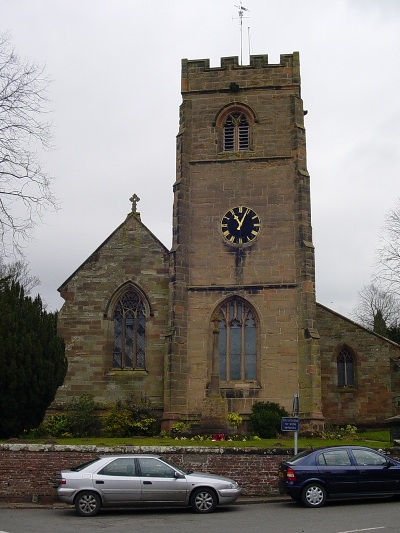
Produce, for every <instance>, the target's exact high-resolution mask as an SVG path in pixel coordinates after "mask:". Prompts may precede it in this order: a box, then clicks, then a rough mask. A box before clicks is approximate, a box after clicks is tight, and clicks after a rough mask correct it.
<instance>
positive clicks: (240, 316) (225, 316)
mask: <svg viewBox="0 0 400 533" xmlns="http://www.w3.org/2000/svg"><path fill="white" fill-rule="evenodd" d="M256 333H257V331H256V321H255V317H254V316H253V311H252V310H251V309H250V307H249V306H248V305H246V303H245V302H244V301H243V300H241V299H239V298H234V299H232V300H229V301H228V302H227V303H225V304H224V305H223V306H222V307H221V308H220V310H219V363H220V367H219V370H220V379H221V380H223V381H234V380H242V381H246V380H255V379H256V377H257V335H256Z"/></svg>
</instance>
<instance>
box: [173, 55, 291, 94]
mask: <svg viewBox="0 0 400 533" xmlns="http://www.w3.org/2000/svg"><path fill="white" fill-rule="evenodd" d="M250 73H251V75H250ZM227 80H229V84H228V85H227ZM181 81H182V83H181V89H182V92H192V91H204V89H205V87H207V89H208V90H209V91H213V90H214V91H215V90H224V89H226V90H233V89H232V87H237V88H246V87H252V88H254V87H257V86H259V87H266V86H270V87H284V86H286V87H287V86H291V85H292V86H293V85H296V86H299V85H300V60H299V53H298V52H293V53H292V54H281V56H280V61H279V63H278V64H276V63H271V64H270V63H269V62H268V55H267V54H262V55H252V56H250V64H249V65H240V64H239V58H238V57H237V56H232V57H222V58H221V65H220V66H217V67H210V60H209V59H194V60H188V59H182V79H181Z"/></svg>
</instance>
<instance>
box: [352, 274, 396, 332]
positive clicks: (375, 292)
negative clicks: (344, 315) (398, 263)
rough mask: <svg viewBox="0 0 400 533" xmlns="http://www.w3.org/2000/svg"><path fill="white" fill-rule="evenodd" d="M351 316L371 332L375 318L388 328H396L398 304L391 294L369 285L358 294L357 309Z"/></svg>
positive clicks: (372, 284) (376, 286) (374, 324)
mask: <svg viewBox="0 0 400 533" xmlns="http://www.w3.org/2000/svg"><path fill="white" fill-rule="evenodd" d="M352 314H353V316H354V318H355V319H356V320H357V321H358V322H359V323H360V324H362V325H363V326H365V327H366V328H368V329H371V330H372V331H374V330H375V328H374V326H376V318H377V316H379V317H380V318H381V319H382V320H383V322H384V323H385V325H386V327H388V328H390V327H394V326H397V323H398V320H399V317H400V303H399V301H398V300H397V298H396V296H395V295H394V294H393V293H392V292H390V291H388V290H386V289H384V288H382V287H379V286H378V285H376V284H374V283H371V284H369V285H364V287H362V289H361V290H360V291H359V292H358V303H357V307H356V309H355V310H354V311H353V313H352Z"/></svg>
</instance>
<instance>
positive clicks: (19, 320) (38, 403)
mask: <svg viewBox="0 0 400 533" xmlns="http://www.w3.org/2000/svg"><path fill="white" fill-rule="evenodd" d="M66 371H67V360H66V357H65V345H64V341H63V339H62V338H61V337H59V336H58V335H57V314H56V313H47V312H46V311H44V310H43V308H42V302H41V300H40V296H37V297H36V298H35V299H34V300H32V298H31V297H29V296H25V294H24V289H23V288H22V287H21V285H20V284H19V283H17V282H15V281H5V280H2V281H1V282H0V437H1V438H8V437H16V436H19V435H20V434H21V432H22V431H24V430H30V429H33V428H35V427H37V426H38V425H39V424H40V422H41V421H42V419H43V417H44V414H45V411H46V409H47V407H48V406H49V405H50V403H51V402H52V401H53V400H54V397H55V394H56V391H57V388H58V387H59V386H60V385H62V383H63V381H64V377H65V374H66Z"/></svg>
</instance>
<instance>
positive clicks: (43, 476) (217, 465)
mask: <svg viewBox="0 0 400 533" xmlns="http://www.w3.org/2000/svg"><path fill="white" fill-rule="evenodd" d="M121 453H122V454H123V453H155V454H157V455H162V456H164V457H165V458H167V459H169V460H170V461H172V462H174V463H175V464H176V465H178V466H181V467H182V468H187V469H192V470H197V471H202V472H207V473H211V474H219V475H224V476H227V477H230V478H232V479H234V480H236V481H238V482H239V484H240V485H241V487H242V489H243V494H244V495H247V496H259V495H268V494H277V493H278V489H277V470H278V465H279V462H280V461H282V460H283V459H284V458H285V457H287V456H288V455H291V454H290V453H289V451H288V450H282V449H277V450H268V451H267V450H251V451H250V450H248V449H247V450H235V449H221V448H211V449H210V448H193V447H192V448H181V447H179V448H173V447H158V448H140V447H133V446H123V447H118V448H99V447H98V448H96V447H95V446H59V445H39V444H30V445H29V444H2V445H0V502H20V503H23V502H31V501H33V500H35V501H38V502H39V503H52V502H56V501H58V498H57V492H56V488H55V487H54V483H55V482H56V481H57V476H58V474H59V472H60V471H61V470H63V469H64V470H65V469H68V468H71V467H73V466H76V465H78V464H81V463H84V462H85V461H89V460H90V459H92V458H94V457H97V456H99V455H105V454H121Z"/></svg>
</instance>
